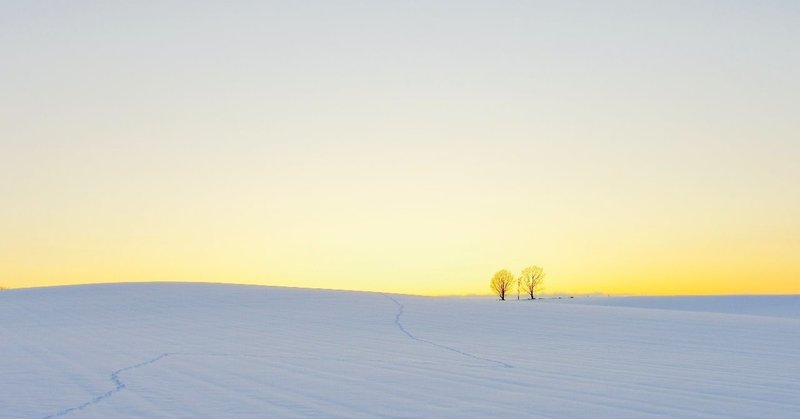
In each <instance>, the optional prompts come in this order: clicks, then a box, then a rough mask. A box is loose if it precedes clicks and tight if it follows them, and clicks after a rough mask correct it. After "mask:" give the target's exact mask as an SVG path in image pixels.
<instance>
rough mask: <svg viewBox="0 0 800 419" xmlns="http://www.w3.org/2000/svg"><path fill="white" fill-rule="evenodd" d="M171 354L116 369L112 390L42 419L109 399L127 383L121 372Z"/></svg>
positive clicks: (112, 376)
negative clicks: (120, 376) (122, 378)
mask: <svg viewBox="0 0 800 419" xmlns="http://www.w3.org/2000/svg"><path fill="white" fill-rule="evenodd" d="M170 355H173V354H172V353H169V352H165V353H163V354H161V355H159V356H157V357H155V358H152V359H149V360H147V361H144V362H140V363H138V364H135V365H130V366H127V367H125V368H120V369H118V370H116V371H114V372H112V373H111V382H112V383H114V388H113V389H111V390H109V391H107V392H105V393H103V394H101V395H99V396H97V397H95V398H94V399H92V400H89V401H88V402H86V403H83V404H81V405H78V406H74V407H70V408H68V409H64V410H62V411H59V412H57V413H54V414H52V415H47V416H45V417H44V418H42V419H50V418H55V417H58V416H64V415H68V414H70V413H72V412H75V411H77V410H83V409H84V408H86V407H88V406H91V405H93V404H95V403H99V402H101V401H103V400H104V399H107V398H109V397H111V396H113V395H114V393H118V392H120V391H122V390H123V389H124V388H125V383H124V382H123V381H122V380H121V379H120V378H119V375H120V374H122V373H123V372H125V371H130V370H133V369H136V368H140V367H143V366H145V365H150V364H152V363H154V362H158V361H160V360H161V359H164V358H166V357H168V356H170Z"/></svg>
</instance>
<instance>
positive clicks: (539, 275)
mask: <svg viewBox="0 0 800 419" xmlns="http://www.w3.org/2000/svg"><path fill="white" fill-rule="evenodd" d="M544 275H545V274H544V269H543V268H542V267H541V266H528V267H527V268H525V269H523V270H522V275H521V276H520V277H519V282H520V283H521V284H522V289H523V290H524V291H525V293H526V294H528V296H530V298H531V300H533V299H534V298H536V294H537V293H538V292H540V291H541V290H542V283H543V282H544Z"/></svg>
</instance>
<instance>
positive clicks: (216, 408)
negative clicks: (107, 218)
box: [0, 283, 800, 418]
mask: <svg viewBox="0 0 800 419" xmlns="http://www.w3.org/2000/svg"><path fill="white" fill-rule="evenodd" d="M737 307H740V309H737ZM737 313H746V314H737ZM0 320H1V323H0V354H2V358H0V417H2V418H50V417H65V418H69V417H75V418H85V417H91V418H117V417H159V418H169V417H182V418H188V417H193V418H196V417H218V418H222V417H225V418H227V417H458V418H461V417H502V416H512V417H592V418H594V417H613V418H621V417H637V418H638V417H653V416H661V417H664V416H667V417H680V418H694V417H701V418H709V417H752V418H789V417H795V418H796V417H800V297H796V296H792V297H680V298H596V297H595V298H576V299H573V300H538V301H519V302H518V301H508V302H505V303H502V302H498V301H494V300H493V299H491V298H428V297H412V296H404V295H382V294H376V293H359V292H336V291H319V290H303V289H287V288H273V287H255V286H236V285H213V284H175V283H156V284H115V285H93V286H74V287H56V288H39V289H24V290H11V291H6V292H0Z"/></svg>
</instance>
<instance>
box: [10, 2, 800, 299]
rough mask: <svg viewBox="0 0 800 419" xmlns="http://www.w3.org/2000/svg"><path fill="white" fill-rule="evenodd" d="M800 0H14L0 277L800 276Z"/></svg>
mask: <svg viewBox="0 0 800 419" xmlns="http://www.w3.org/2000/svg"><path fill="white" fill-rule="evenodd" d="M798 46H800V3H797V2H794V1H758V2H756V1H691V2H690V1H685V2H684V1H669V2H655V1H654V2H649V1H625V2H568V1H552V2H536V1H463V0H460V1H374V2H356V1H317V2H312V1H308V2H296V1H284V2H264V1H258V2H256V1H253V2H222V3H221V2H197V1H195V2H108V1H102V2H100V1H98V2H79V1H74V2H73V1H70V2H55V1H54V2H34V1H31V2H28V1H0V53H1V55H0V56H1V57H2V58H1V59H0V285H4V286H8V287H26V286H40V285H54V284H71V283H87V282H112V281H151V280H177V281H215V282H238V283H259V284H272V285H290V286H303V287H323V288H340V289H360V290H379V291H391V292H408V293H419V294H464V293H487V292H488V291H489V290H488V282H489V278H490V277H491V276H492V274H493V273H494V272H495V271H496V270H498V269H500V268H508V269H511V270H512V271H515V272H518V271H519V270H521V269H522V268H523V267H525V266H527V265H530V264H538V265H542V266H544V268H545V270H546V272H547V273H548V277H547V280H546V283H545V285H546V291H548V292H568V293H590V292H596V291H598V292H603V293H632V294H721V293H800V47H798Z"/></svg>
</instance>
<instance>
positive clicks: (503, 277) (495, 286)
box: [489, 269, 514, 301]
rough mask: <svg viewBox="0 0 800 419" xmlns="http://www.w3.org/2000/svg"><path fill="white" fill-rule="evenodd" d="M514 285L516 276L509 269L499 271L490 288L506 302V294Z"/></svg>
mask: <svg viewBox="0 0 800 419" xmlns="http://www.w3.org/2000/svg"><path fill="white" fill-rule="evenodd" d="M513 283H514V274H512V273H511V271H509V270H508V269H501V270H499V271H497V273H495V274H494V276H493V277H492V282H491V283H490V284H489V286H490V287H491V288H492V291H494V293H495V294H497V296H498V297H500V300H503V301H505V299H506V293H507V292H508V289H509V288H511V286H512V284H513Z"/></svg>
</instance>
